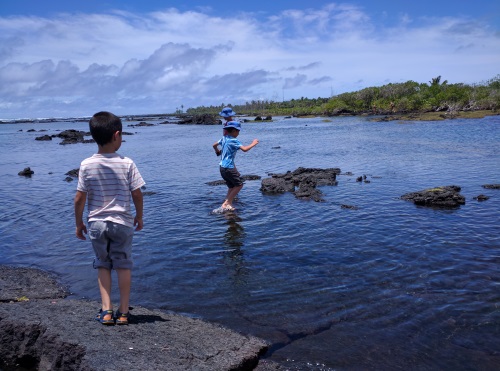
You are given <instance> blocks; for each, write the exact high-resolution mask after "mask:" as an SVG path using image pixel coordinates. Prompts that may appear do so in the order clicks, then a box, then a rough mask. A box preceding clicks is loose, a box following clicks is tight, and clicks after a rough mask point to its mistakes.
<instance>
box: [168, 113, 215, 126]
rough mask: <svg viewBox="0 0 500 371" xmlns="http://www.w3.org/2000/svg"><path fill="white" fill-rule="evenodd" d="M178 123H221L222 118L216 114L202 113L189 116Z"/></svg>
mask: <svg viewBox="0 0 500 371" xmlns="http://www.w3.org/2000/svg"><path fill="white" fill-rule="evenodd" d="M177 123H178V124H179V125H219V124H220V120H219V119H218V118H217V116H215V115H211V114H208V113H205V114H202V115H193V116H188V117H186V118H185V119H183V120H181V121H179V122H177Z"/></svg>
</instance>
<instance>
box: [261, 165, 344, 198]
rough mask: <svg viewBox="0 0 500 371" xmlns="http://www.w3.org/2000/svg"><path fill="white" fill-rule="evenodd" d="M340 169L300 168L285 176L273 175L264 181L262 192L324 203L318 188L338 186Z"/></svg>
mask: <svg viewBox="0 0 500 371" xmlns="http://www.w3.org/2000/svg"><path fill="white" fill-rule="evenodd" d="M337 174H340V169H339V168H330V169H316V168H303V167H299V168H297V169H296V170H294V171H288V172H287V173H285V174H272V175H271V178H266V179H263V180H262V183H261V187H260V190H261V192H262V193H264V194H269V195H271V194H281V193H285V192H292V193H293V194H295V197H296V198H298V199H303V200H304V199H306V200H314V201H316V202H320V201H324V200H323V198H322V195H323V193H322V192H321V191H320V190H319V189H317V187H318V186H325V185H337Z"/></svg>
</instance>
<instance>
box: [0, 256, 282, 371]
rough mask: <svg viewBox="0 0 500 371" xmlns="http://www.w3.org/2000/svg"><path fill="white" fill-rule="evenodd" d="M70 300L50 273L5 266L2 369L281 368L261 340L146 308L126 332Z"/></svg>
mask: <svg viewBox="0 0 500 371" xmlns="http://www.w3.org/2000/svg"><path fill="white" fill-rule="evenodd" d="M96 290H97V288H96ZM68 295H69V291H68V290H67V288H65V287H64V286H63V285H61V284H60V283H58V282H57V279H56V278H55V277H54V276H53V275H51V274H50V273H48V272H45V271H41V270H38V269H34V268H22V267H10V266H1V265H0V369H1V370H64V371H67V370H96V371H98V370H260V371H266V370H280V369H282V368H281V367H280V366H279V365H278V364H275V363H273V362H269V361H265V360H260V357H261V356H262V355H263V354H264V353H265V352H266V350H267V348H268V344H267V343H266V342H265V341H264V340H262V339H259V338H256V337H253V336H246V335H242V334H239V333H236V332H234V331H232V330H230V329H227V328H224V327H222V326H220V325H217V324H212V323H208V322H205V321H203V320H201V319H197V318H190V317H187V316H181V315H179V314H175V313H169V312H164V311H160V310H151V309H147V308H142V307H134V308H133V310H131V315H132V316H131V320H130V324H129V325H128V326H103V325H101V324H100V323H98V322H97V321H95V320H94V316H95V314H96V313H97V310H98V308H99V307H100V304H99V303H97V302H93V301H87V300H75V299H68V298H67V296H68Z"/></svg>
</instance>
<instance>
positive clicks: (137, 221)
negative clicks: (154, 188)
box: [132, 188, 144, 231]
mask: <svg viewBox="0 0 500 371" xmlns="http://www.w3.org/2000/svg"><path fill="white" fill-rule="evenodd" d="M132 201H133V202H134V206H135V218H134V226H135V230H136V231H140V230H141V229H142V228H143V227H144V222H143V221H142V217H143V211H144V205H143V197H142V191H141V189H140V188H137V189H136V190H134V191H132Z"/></svg>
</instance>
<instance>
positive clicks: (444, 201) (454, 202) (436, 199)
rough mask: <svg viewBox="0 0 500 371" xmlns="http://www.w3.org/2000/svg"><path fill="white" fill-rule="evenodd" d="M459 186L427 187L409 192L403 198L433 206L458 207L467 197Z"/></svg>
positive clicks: (416, 203)
mask: <svg viewBox="0 0 500 371" xmlns="http://www.w3.org/2000/svg"><path fill="white" fill-rule="evenodd" d="M460 190H461V188H460V187H458V186H454V185H452V186H443V187H436V188H431V189H426V190H423V191H419V192H412V193H407V194H405V195H403V196H401V199H402V200H406V201H413V203H414V204H415V205H420V206H433V207H442V208H456V207H459V206H460V205H464V204H465V197H464V196H462V195H461V194H460V193H459V192H460Z"/></svg>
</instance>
